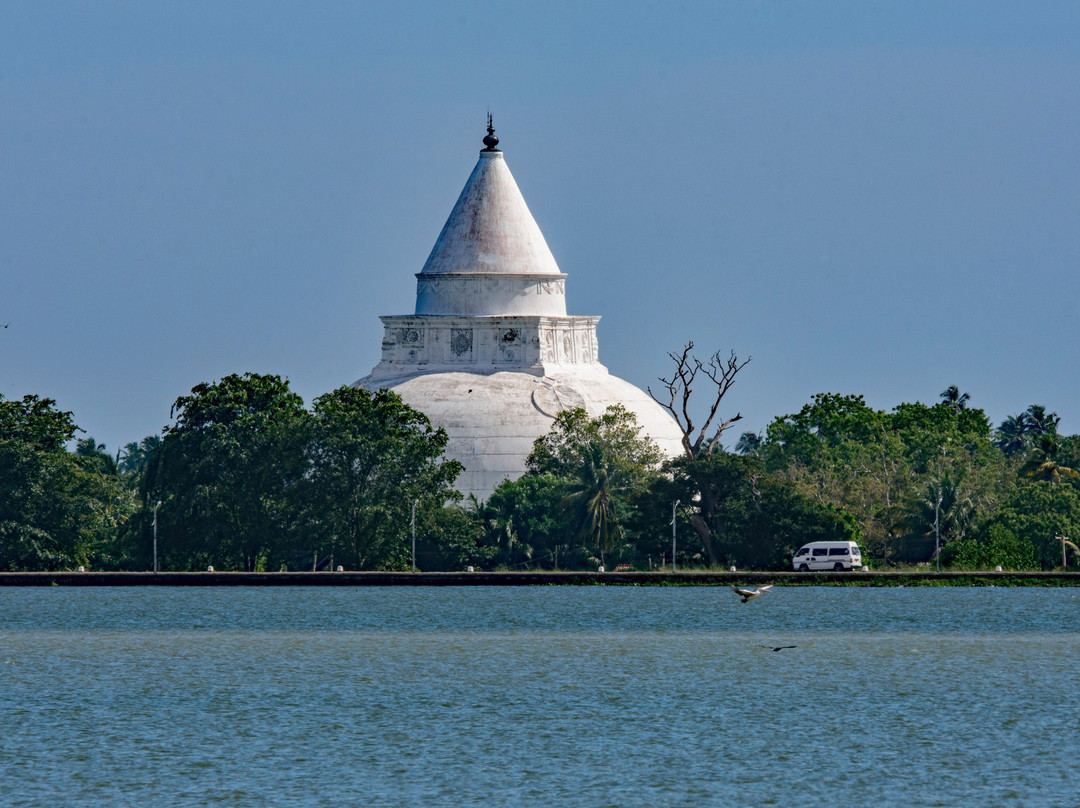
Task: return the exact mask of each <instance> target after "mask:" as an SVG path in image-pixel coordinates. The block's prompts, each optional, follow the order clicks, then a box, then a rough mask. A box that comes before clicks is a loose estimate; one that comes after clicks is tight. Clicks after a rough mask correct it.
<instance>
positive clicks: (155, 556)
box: [154, 500, 161, 575]
mask: <svg viewBox="0 0 1080 808" xmlns="http://www.w3.org/2000/svg"><path fill="white" fill-rule="evenodd" d="M160 507H161V500H158V503H157V505H155V506H154V575H157V509H158V508H160Z"/></svg>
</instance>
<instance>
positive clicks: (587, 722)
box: [0, 587, 1080, 808]
mask: <svg viewBox="0 0 1080 808" xmlns="http://www.w3.org/2000/svg"><path fill="white" fill-rule="evenodd" d="M763 645H768V646H770V647H772V646H779V645H795V646H796V647H795V648H790V649H785V650H782V651H772V650H769V649H768V648H764V647H762V646H763ZM1078 694H1080V590H1075V589H1032V588H1023V589H1004V588H1000V589H995V588H908V589H870V588H830V587H789V588H777V589H776V590H775V591H774V592H772V593H771V594H769V595H766V596H763V597H761V598H758V599H756V600H753V601H751V602H750V603H747V604H745V605H743V604H741V603H740V602H739V599H738V598H737V597H736V596H735V594H734V593H732V592H731V591H730V590H729V589H727V588H723V587H708V588H630V587H626V588H623V587H538V588H501V587H498V588H486V587H470V588H456V587H455V588H423V587H415V588H414V587H390V588H349V587H341V588H339V587H327V588H288V587H283V588H231V587H222V588H205V589H204V588H165V587H131V588H100V589H98V588H64V587H60V588H48V589H23V588H11V589H5V590H0V804H2V805H5V806H91V805H92V806H189V805H190V806H193V805H214V806H218V805H222V806H455V805H484V806H488V805H490V806H547V805H553V806H719V805H725V806H726V805H735V804H737V805H744V804H747V805H748V804H757V805H778V806H821V805H829V806H859V807H860V808H862V807H863V806H869V805H873V806H877V808H882V807H883V806H950V808H952V807H953V806H978V807H979V808H989V807H991V806H1033V807H1034V806H1038V808H1048V806H1069V807H1070V808H1072V807H1075V806H1080V709H1078V703H1077V702H1078Z"/></svg>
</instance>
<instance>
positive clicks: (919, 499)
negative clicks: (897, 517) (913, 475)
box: [899, 472, 975, 544]
mask: <svg viewBox="0 0 1080 808" xmlns="http://www.w3.org/2000/svg"><path fill="white" fill-rule="evenodd" d="M962 482H963V481H962V479H961V478H960V477H953V476H952V475H951V474H949V473H948V472H945V473H943V474H940V475H936V476H933V477H931V478H930V479H929V480H928V481H927V483H926V485H925V486H924V487H923V489H922V490H921V491H920V492H919V493H918V494H917V495H916V497H915V500H914V502H912V504H911V508H910V510H909V511H908V514H907V515H906V516H905V517H904V518H903V519H902V520H901V521H900V525H899V526H900V527H901V528H904V529H907V530H908V531H910V533H915V534H919V535H922V536H931V535H933V534H934V533H935V530H936V532H937V534H938V535H939V536H940V537H941V541H942V543H943V544H944V543H945V542H949V541H955V540H959V539H962V538H963V537H964V534H965V533H966V532H967V528H968V525H969V524H970V523H971V518H972V516H973V515H974V513H975V503H974V502H973V501H972V499H971V497H970V496H968V495H967V493H966V492H965V491H964V488H963V486H962V485H961V483H962Z"/></svg>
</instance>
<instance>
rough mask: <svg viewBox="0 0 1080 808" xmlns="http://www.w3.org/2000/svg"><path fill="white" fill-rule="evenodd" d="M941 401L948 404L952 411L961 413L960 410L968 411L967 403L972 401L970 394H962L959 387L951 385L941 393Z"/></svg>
mask: <svg viewBox="0 0 1080 808" xmlns="http://www.w3.org/2000/svg"><path fill="white" fill-rule="evenodd" d="M941 400H942V401H944V402H945V403H946V404H948V405H949V406H950V407H951V408H952V409H954V410H956V411H957V412H959V411H960V410H965V409H967V403H968V402H969V401H970V400H971V395H970V394H969V393H963V394H961V392H960V388H959V387H957V386H956V385H955V384H950V385H949V386H948V387H946V388H945V389H944V390H942V391H941Z"/></svg>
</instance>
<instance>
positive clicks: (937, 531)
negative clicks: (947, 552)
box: [934, 483, 941, 572]
mask: <svg viewBox="0 0 1080 808" xmlns="http://www.w3.org/2000/svg"><path fill="white" fill-rule="evenodd" d="M938 486H939V487H938V495H937V502H935V503H934V557H935V558H937V571H938V572H941V487H940V483H939V484H938Z"/></svg>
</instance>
